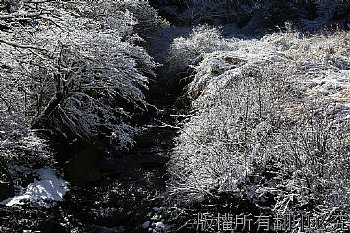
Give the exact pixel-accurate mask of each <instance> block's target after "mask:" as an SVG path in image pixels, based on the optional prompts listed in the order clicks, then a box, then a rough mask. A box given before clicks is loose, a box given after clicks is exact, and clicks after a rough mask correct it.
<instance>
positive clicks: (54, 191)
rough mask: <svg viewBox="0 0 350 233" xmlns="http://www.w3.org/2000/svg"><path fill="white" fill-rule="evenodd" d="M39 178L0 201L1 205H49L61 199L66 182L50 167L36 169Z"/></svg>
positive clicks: (66, 187)
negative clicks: (20, 190) (15, 193)
mask: <svg viewBox="0 0 350 233" xmlns="http://www.w3.org/2000/svg"><path fill="white" fill-rule="evenodd" d="M37 174H38V175H39V180H36V181H34V182H33V183H31V184H29V185H28V186H27V187H26V188H25V189H23V191H22V192H21V193H20V194H19V195H17V196H15V197H12V198H8V199H6V200H4V201H2V202H1V203H0V204H1V205H6V206H14V205H25V204H29V205H31V206H38V207H47V208H48V207H51V206H53V205H54V204H55V202H59V201H63V197H64V195H65V194H66V192H67V191H68V190H69V189H68V182H66V181H65V180H63V179H61V178H59V177H58V176H57V174H56V173H55V172H54V170H52V169H51V168H43V169H39V170H38V171H37Z"/></svg>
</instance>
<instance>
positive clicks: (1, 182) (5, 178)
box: [0, 161, 15, 201]
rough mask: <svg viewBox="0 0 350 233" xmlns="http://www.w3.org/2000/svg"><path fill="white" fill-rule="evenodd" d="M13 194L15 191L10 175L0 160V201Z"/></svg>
mask: <svg viewBox="0 0 350 233" xmlns="http://www.w3.org/2000/svg"><path fill="white" fill-rule="evenodd" d="M14 195H15V192H14V186H13V182H12V179H11V176H10V174H9V172H8V170H7V168H6V166H5V165H4V163H3V162H1V161H0V201H2V200H5V199H7V198H9V197H12V196H14Z"/></svg>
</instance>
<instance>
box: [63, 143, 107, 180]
mask: <svg viewBox="0 0 350 233" xmlns="http://www.w3.org/2000/svg"><path fill="white" fill-rule="evenodd" d="M103 153H104V151H103V149H102V148H101V147H98V146H96V145H91V146H87V147H86V148H85V149H84V150H82V151H80V152H79V153H78V154H76V155H75V156H74V157H73V158H72V159H71V160H70V161H69V162H68V166H67V168H66V171H65V178H66V179H67V180H68V181H69V182H71V183H72V184H75V185H79V184H87V183H92V182H98V181H100V180H101V172H100V168H101V161H102V155H103Z"/></svg>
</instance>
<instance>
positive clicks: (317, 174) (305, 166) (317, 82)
mask: <svg viewBox="0 0 350 233" xmlns="http://www.w3.org/2000/svg"><path fill="white" fill-rule="evenodd" d="M286 28H287V32H284V33H282V32H280V33H274V34H270V35H266V36H264V37H263V38H261V39H251V40H240V39H235V38H232V39H223V38H221V36H220V34H219V31H218V30H216V29H212V28H205V27H204V28H203V27H200V28H197V29H194V30H193V33H192V34H191V35H190V37H188V38H179V39H176V40H174V43H173V46H172V54H173V58H174V60H175V61H176V60H177V61H178V62H179V64H180V65H181V66H183V65H191V66H192V67H193V69H194V75H193V77H192V79H193V81H192V82H191V83H190V84H189V85H188V88H187V96H188V98H190V99H191V100H192V108H193V115H192V116H189V117H188V119H187V120H186V121H185V122H184V124H183V129H182V130H181V132H180V135H179V136H178V137H177V146H176V147H175V149H174V151H173V154H172V159H171V161H170V164H169V172H170V174H171V179H170V183H169V185H168V200H169V202H170V203H172V204H176V206H177V208H176V209H177V212H178V213H179V215H178V216H177V218H175V220H174V221H175V222H176V221H177V223H180V222H182V223H184V222H185V221H182V220H183V219H182V220H181V216H186V217H185V218H187V220H188V218H189V217H188V215H186V212H189V213H191V212H192V211H194V210H197V211H199V212H200V211H201V209H200V208H198V206H205V205H207V204H208V203H209V204H210V203H211V205H210V206H211V207H210V208H208V209H206V211H209V212H210V211H211V212H212V213H214V214H215V213H217V212H218V211H219V212H220V211H222V209H223V205H225V203H226V204H227V202H232V203H233V202H235V201H236V202H238V203H239V202H241V203H244V202H246V201H248V202H249V203H251V204H252V206H253V207H251V209H250V211H251V212H250V213H252V212H254V211H258V213H264V214H266V215H274V216H276V215H278V214H286V213H295V214H297V213H308V214H310V216H311V215H312V216H328V218H327V221H328V222H327V224H329V225H328V226H327V227H328V228H327V230H328V231H332V230H331V229H333V230H334V229H335V228H332V227H334V224H333V223H331V220H330V219H331V217H330V215H331V214H332V213H333V214H334V212H336V211H344V213H349V205H348V203H349V197H350V196H349V193H350V190H349V187H350V186H349V176H350V171H349V162H350V161H349V155H350V154H349V151H350V148H349V145H350V137H349V133H348V132H349V127H350V122H349V114H350V102H349V82H350V79H349V77H350V73H349V68H350V67H349V65H350V59H349V57H350V56H349V55H350V54H349V44H350V36H349V33H348V32H336V33H334V34H328V35H321V34H317V35H312V36H308V37H306V36H304V35H303V34H300V33H298V32H296V31H293V30H292V28H291V25H287V26H286ZM227 195H228V197H230V198H228V199H225V200H224V201H223V200H222V197H223V196H226V197H227ZM218 200H221V202H219V201H218ZM241 205H242V204H241ZM226 211H227V212H229V211H232V212H233V214H247V212H248V211H249V210H243V208H242V209H236V210H228V209H226ZM240 211H242V212H240ZM243 211H245V212H243ZM192 218H196V216H195V217H193V216H192ZM332 224H333V225H332ZM175 225H176V224H175ZM177 227H179V224H178V225H177ZM299 230H300V229H299ZM292 231H295V232H297V231H298V227H297V228H296V229H292Z"/></svg>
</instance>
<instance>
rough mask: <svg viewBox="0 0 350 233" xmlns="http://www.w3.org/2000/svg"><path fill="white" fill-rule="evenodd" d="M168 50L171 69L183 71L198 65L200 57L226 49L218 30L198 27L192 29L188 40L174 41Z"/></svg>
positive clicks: (177, 39)
mask: <svg viewBox="0 0 350 233" xmlns="http://www.w3.org/2000/svg"><path fill="white" fill-rule="evenodd" d="M170 49H171V50H170V54H171V65H172V66H173V67H174V68H173V69H178V70H183V69H185V68H187V67H188V66H189V65H194V64H196V63H198V62H199V61H200V59H201V55H203V54H205V53H211V52H214V51H217V50H223V49H227V48H226V42H225V41H224V40H223V39H222V36H221V33H220V31H219V29H217V28H213V27H209V26H198V27H195V28H193V29H192V32H191V34H190V35H189V37H188V38H183V37H180V38H176V39H174V41H173V43H172V45H171V48H170Z"/></svg>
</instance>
